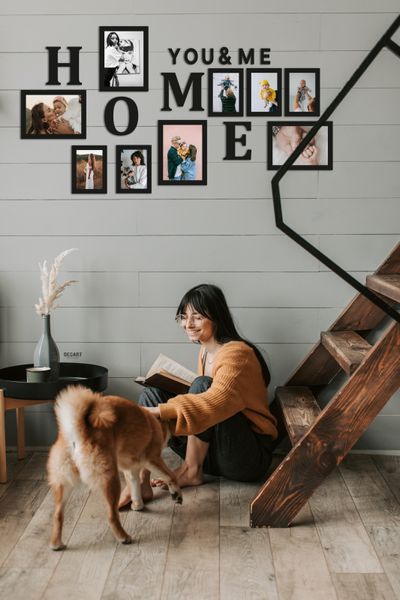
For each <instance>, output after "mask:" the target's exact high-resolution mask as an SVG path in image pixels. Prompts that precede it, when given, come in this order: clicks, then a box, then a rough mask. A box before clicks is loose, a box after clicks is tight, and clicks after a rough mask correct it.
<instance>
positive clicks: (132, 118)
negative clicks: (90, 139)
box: [104, 96, 139, 135]
mask: <svg viewBox="0 0 400 600" xmlns="http://www.w3.org/2000/svg"><path fill="white" fill-rule="evenodd" d="M120 100H122V101H123V102H126V106H127V108H128V116H129V119H128V125H127V126H126V128H125V130H124V131H118V129H116V127H115V124H114V108H115V105H116V104H117V102H119V101H120ZM138 120H139V112H138V109H137V106H136V102H135V101H134V100H132V98H126V97H125V96H118V98H113V99H112V100H110V101H109V102H107V104H106V107H105V109H104V123H105V126H106V128H107V129H108V131H109V132H110V133H112V134H113V135H128V134H129V133H132V131H135V129H136V125H137V124H138Z"/></svg>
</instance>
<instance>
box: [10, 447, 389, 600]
mask: <svg viewBox="0 0 400 600" xmlns="http://www.w3.org/2000/svg"><path fill="white" fill-rule="evenodd" d="M167 460H168V461H169V462H170V464H171V460H172V456H171V455H170V454H168V455H167ZM45 463H46V454H45V453H42V452H35V453H32V454H30V456H28V458H27V459H25V460H24V461H20V462H18V461H17V460H16V457H15V456H13V455H10V457H9V465H10V473H11V479H10V482H9V483H7V484H5V485H0V598H1V599H2V600H11V599H12V600H40V599H44V600H68V599H69V598H71V599H72V598H73V600H100V599H101V600H119V599H121V600H122V599H124V600H126V599H128V600H131V599H132V600H133V599H141V600H142V599H143V600H145V599H148V598H149V599H150V598H151V599H152V600H153V599H158V598H160V599H173V600H178V599H180V598H184V599H191V600H203V599H204V600H205V599H207V600H214V599H215V600H217V599H221V600H225V599H226V600H228V599H229V600H245V599H249V600H250V599H251V600H257V599H263V598H265V599H268V600H289V599H290V600H303V599H304V600H305V599H307V600H314V599H315V600H319V599H321V600H330V599H337V600H345V599H349V600H380V599H382V600H394V599H396V598H397V599H400V503H399V502H400V457H389V456H380V457H376V456H374V457H372V456H366V455H351V456H349V457H348V458H347V459H346V460H345V462H344V463H343V465H341V467H340V469H337V470H336V471H335V472H334V473H333V474H332V475H331V476H330V477H329V479H328V480H327V481H326V482H325V483H324V485H323V486H322V487H321V488H320V489H319V490H317V492H316V493H315V494H314V495H313V497H312V498H311V500H310V502H309V503H308V505H307V506H306V507H305V509H304V510H303V511H302V512H301V514H300V515H299V516H298V517H297V519H296V521H295V524H294V526H292V527H290V528H288V529H250V528H249V527H248V518H249V517H248V502H249V499H250V498H251V497H252V496H253V495H254V493H255V491H256V490H257V488H258V486H256V485H253V484H251V485H250V484H239V483H233V482H228V481H224V480H221V481H220V480H218V479H212V480H210V481H209V482H207V483H206V484H205V485H203V486H201V487H198V488H193V489H188V490H184V503H183V505H182V506H175V505H174V504H173V503H172V502H171V500H170V499H169V496H168V494H167V493H165V492H162V491H160V490H158V491H157V496H156V498H155V499H154V501H153V502H152V503H150V504H149V505H148V507H147V508H146V510H145V511H143V512H141V513H137V512H133V511H129V512H125V513H122V520H123V522H124V525H125V527H126V528H127V530H128V531H129V532H132V533H133V535H134V538H135V543H134V544H132V545H131V546H123V545H118V544H116V543H115V541H114V539H113V537H112V535H111V533H110V531H109V529H108V526H107V523H106V520H105V510H104V506H103V504H102V501H101V498H99V497H98V496H97V495H95V494H91V493H89V492H88V490H87V489H86V488H85V487H83V486H82V487H80V488H77V489H76V490H75V491H74V493H73V494H72V496H71V498H70V500H69V502H68V505H67V510H66V520H65V526H64V541H65V542H66V543H67V544H68V548H67V550H66V551H64V552H52V551H51V550H49V548H48V538H49V529H50V519H51V514H52V498H51V496H50V494H49V492H48V488H47V483H46V473H45Z"/></svg>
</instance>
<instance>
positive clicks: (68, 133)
mask: <svg viewBox="0 0 400 600" xmlns="http://www.w3.org/2000/svg"><path fill="white" fill-rule="evenodd" d="M21 138H23V139H28V140H29V139H38V140H42V139H49V138H52V139H64V140H65V139H73V140H76V139H84V138H86V91H85V90H22V91H21Z"/></svg>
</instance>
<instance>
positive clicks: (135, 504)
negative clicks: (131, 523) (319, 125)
mask: <svg viewBox="0 0 400 600" xmlns="http://www.w3.org/2000/svg"><path fill="white" fill-rule="evenodd" d="M143 509H144V502H143V500H132V503H131V510H143Z"/></svg>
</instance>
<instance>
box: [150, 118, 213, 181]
mask: <svg viewBox="0 0 400 600" xmlns="http://www.w3.org/2000/svg"><path fill="white" fill-rule="evenodd" d="M158 183H159V185H207V121H158Z"/></svg>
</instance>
